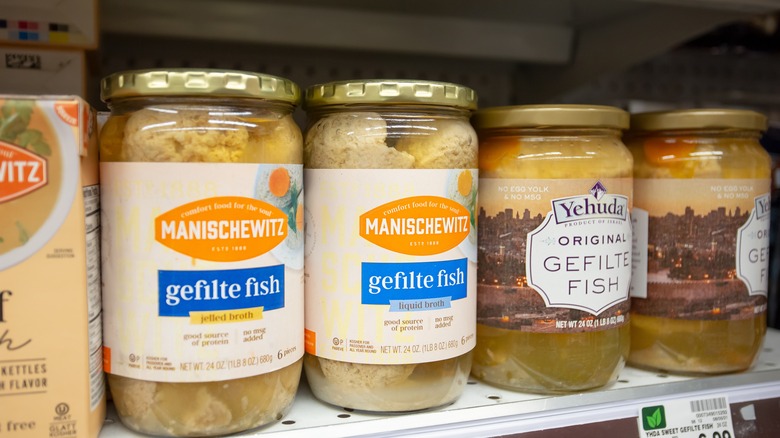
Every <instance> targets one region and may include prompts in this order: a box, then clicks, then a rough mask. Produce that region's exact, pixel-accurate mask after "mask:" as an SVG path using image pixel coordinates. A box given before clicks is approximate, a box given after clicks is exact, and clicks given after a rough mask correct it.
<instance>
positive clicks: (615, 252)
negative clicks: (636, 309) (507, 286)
mask: <svg viewBox="0 0 780 438" xmlns="http://www.w3.org/2000/svg"><path fill="white" fill-rule="evenodd" d="M552 205H553V211H551V212H550V213H548V214H547V217H546V218H545V220H544V222H542V224H541V225H540V226H539V227H538V228H536V229H535V230H533V231H531V232H530V233H528V242H529V243H528V247H527V250H526V251H527V254H526V258H527V260H528V262H527V264H526V272H527V276H528V284H529V285H530V286H531V287H533V288H534V289H536V290H537V291H538V292H539V293H540V294H541V295H542V297H543V298H544V301H545V304H547V306H551V307H552V306H554V307H564V308H569V309H578V310H582V311H585V312H589V313H592V314H593V315H598V314H600V313H601V312H603V311H604V310H606V309H608V308H609V307H612V306H614V305H615V304H618V303H620V302H623V301H626V300H627V299H628V289H629V281H630V278H631V222H630V220H629V217H628V197H626V196H623V195H611V194H607V192H606V188H605V187H604V186H603V185H602V184H601V183H600V182H599V183H597V184H596V185H595V186H594V187H593V188H592V189H591V190H590V193H589V194H587V195H581V196H572V197H567V198H561V199H556V200H553V201H552Z"/></svg>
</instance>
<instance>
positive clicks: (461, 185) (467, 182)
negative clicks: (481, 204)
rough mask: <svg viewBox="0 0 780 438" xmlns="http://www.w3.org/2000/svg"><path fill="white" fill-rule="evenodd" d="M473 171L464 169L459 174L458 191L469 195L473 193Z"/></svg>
mask: <svg viewBox="0 0 780 438" xmlns="http://www.w3.org/2000/svg"><path fill="white" fill-rule="evenodd" d="M473 179H474V178H473V177H472V176H471V172H470V171H468V170H464V171H462V172H461V173H460V175H458V193H460V194H461V195H462V196H468V195H469V193H471V184H472V183H473V182H474V181H473Z"/></svg>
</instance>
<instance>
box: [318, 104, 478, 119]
mask: <svg viewBox="0 0 780 438" xmlns="http://www.w3.org/2000/svg"><path fill="white" fill-rule="evenodd" d="M339 113H378V114H381V115H382V116H388V115H398V116H401V117H404V116H405V117H434V116H435V117H451V118H466V119H468V118H469V117H470V116H471V111H469V110H467V109H462V108H456V107H451V106H443V105H382V104H365V105H331V106H324V107H316V108H309V109H307V110H306V114H307V115H308V116H309V118H311V119H318V118H322V117H327V116H329V115H332V114H339Z"/></svg>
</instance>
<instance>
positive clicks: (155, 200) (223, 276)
mask: <svg viewBox="0 0 780 438" xmlns="http://www.w3.org/2000/svg"><path fill="white" fill-rule="evenodd" d="M302 173H303V172H302V166H301V165H257V164H213V163H102V164H101V174H102V175H103V181H102V192H103V193H102V194H103V198H102V205H103V209H102V221H101V222H102V227H103V230H104V232H103V248H104V251H103V254H102V257H103V279H104V312H105V316H104V320H105V331H104V333H105V346H106V349H105V351H106V354H107V358H106V359H107V361H106V362H107V366H106V371H107V372H110V373H113V374H118V375H122V376H126V377H132V378H137V379H142V380H152V381H163V382H201V381H215V380H226V379H236V378H241V377H248V376H254V375H258V374H263V373H267V372H270V371H274V370H277V369H280V368H283V367H286V366H288V365H290V364H292V363H293V362H295V361H297V360H298V359H300V358H301V357H302V355H303V270H302V267H303V266H302V265H303V230H302V228H303V227H302V217H303V215H302V209H303V193H302V180H303V178H302ZM299 212H300V213H299Z"/></svg>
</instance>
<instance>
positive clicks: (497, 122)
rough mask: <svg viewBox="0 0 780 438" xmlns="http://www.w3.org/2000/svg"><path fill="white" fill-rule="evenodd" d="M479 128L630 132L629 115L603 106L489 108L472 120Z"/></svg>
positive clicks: (476, 114)
mask: <svg viewBox="0 0 780 438" xmlns="http://www.w3.org/2000/svg"><path fill="white" fill-rule="evenodd" d="M471 121H472V123H473V124H474V127H476V128H477V129H496V128H614V129H622V130H624V129H628V121H629V114H628V112H626V111H623V110H622V109H620V108H615V107H612V106H602V105H520V106H499V107H493V108H486V109H483V110H479V111H477V112H476V113H474V116H473V117H472V118H471Z"/></svg>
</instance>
